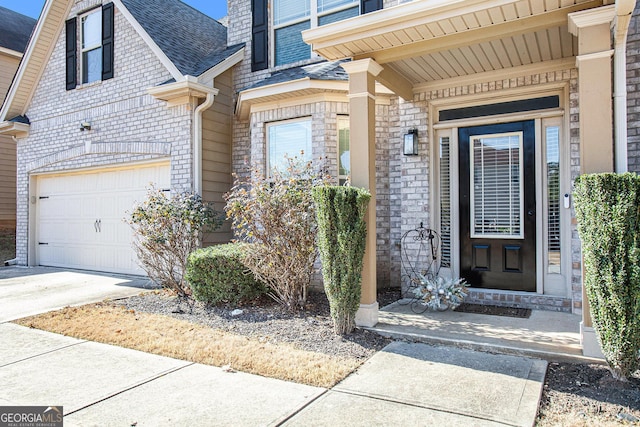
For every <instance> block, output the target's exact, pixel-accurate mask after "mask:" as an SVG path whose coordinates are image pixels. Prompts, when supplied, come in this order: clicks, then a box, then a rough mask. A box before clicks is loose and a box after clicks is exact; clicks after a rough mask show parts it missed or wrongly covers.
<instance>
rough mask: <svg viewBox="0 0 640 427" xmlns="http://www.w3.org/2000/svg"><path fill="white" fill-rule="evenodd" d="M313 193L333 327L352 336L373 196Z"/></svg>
mask: <svg viewBox="0 0 640 427" xmlns="http://www.w3.org/2000/svg"><path fill="white" fill-rule="evenodd" d="M312 192H313V193H312V194H313V200H314V202H315V203H316V215H317V220H318V248H319V250H320V259H321V261H322V278H323V282H324V289H325V292H326V294H327V297H328V299H329V306H330V308H331V318H332V319H333V327H334V330H335V332H336V333H337V334H348V333H350V332H351V331H352V330H353V328H355V315H356V312H357V311H358V308H359V306H360V295H361V281H362V259H363V257H364V249H365V244H366V237H367V225H366V223H365V221H364V218H365V214H366V211H367V206H368V203H369V199H370V198H371V195H370V194H369V192H368V191H366V190H363V189H361V188H356V187H339V186H329V185H327V186H322V187H315V188H314V189H313V190H312Z"/></svg>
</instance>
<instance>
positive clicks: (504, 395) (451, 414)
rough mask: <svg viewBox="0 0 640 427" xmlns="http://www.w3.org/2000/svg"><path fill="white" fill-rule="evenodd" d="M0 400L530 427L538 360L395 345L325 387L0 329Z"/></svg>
mask: <svg viewBox="0 0 640 427" xmlns="http://www.w3.org/2000/svg"><path fill="white" fill-rule="evenodd" d="M0 342H2V343H3V345H2V346H0V384H2V387H0V406H19V405H40V406H54V405H62V406H63V407H64V413H65V417H64V424H65V426H116V425H121V426H130V425H133V423H137V424H136V425H137V426H139V427H142V426H171V425H191V426H230V425H233V426H261V425H265V426H266V425H268V426H277V425H287V426H288V425H291V426H309V425H313V426H372V425H385V426H390V425H398V426H401V425H402V426H403V425H425V426H428V425H434V426H440V425H475V426H532V425H533V423H534V420H535V416H536V411H537V406H538V400H539V397H540V394H541V391H542V385H543V382H544V375H545V371H546V365H547V363H546V362H544V361H542V360H538V359H531V358H525V357H519V356H509V355H495V354H488V353H482V352H476V351H472V350H465V349H458V348H454V347H435V346H429V345H426V344H420V343H406V342H394V343H392V344H390V345H389V346H387V347H386V348H385V349H384V350H383V351H381V352H379V353H377V354H376V355H374V356H373V357H372V358H371V359H369V361H367V362H366V363H365V364H364V365H363V366H362V367H361V368H360V369H359V370H358V371H356V372H355V373H354V374H352V375H351V376H349V377H348V378H346V379H345V380H344V381H343V382H342V383H340V384H339V385H338V386H336V387H335V388H333V389H331V390H326V389H323V388H318V387H310V386H306V385H301V384H296V383H291V382H285V381H280V380H275V379H271V378H264V377H260V376H256V375H250V374H244V373H241V372H235V373H230V372H225V371H224V370H222V369H220V368H216V367H211V366H205V365H199V364H195V363H190V362H185V361H181V360H176V359H171V358H167V357H162V356H156V355H152V354H147V353H143V352H139V351H134V350H129V349H125V348H121V347H115V346H111V345H106V344H100V343H95V342H89V341H83V340H78V339H75V338H70V337H65V336H62V335H57V334H52V333H49V332H43V331H39V330H34V329H29V328H25V327H22V326H18V325H15V324H12V323H2V324H0Z"/></svg>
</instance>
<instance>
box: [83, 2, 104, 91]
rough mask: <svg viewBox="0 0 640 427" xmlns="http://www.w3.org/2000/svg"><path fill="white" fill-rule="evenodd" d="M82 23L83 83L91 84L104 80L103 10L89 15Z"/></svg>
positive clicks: (85, 16)
mask: <svg viewBox="0 0 640 427" xmlns="http://www.w3.org/2000/svg"><path fill="white" fill-rule="evenodd" d="M80 21H81V23H82V27H81V28H82V29H81V31H80V37H81V40H82V42H81V45H82V47H81V50H82V56H81V60H80V69H81V70H82V83H90V82H94V81H96V80H100V79H101V78H102V9H98V10H95V11H93V12H90V13H87V14H86V15H84V16H82V17H81V19H80Z"/></svg>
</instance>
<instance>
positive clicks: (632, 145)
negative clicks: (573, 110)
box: [627, 3, 640, 173]
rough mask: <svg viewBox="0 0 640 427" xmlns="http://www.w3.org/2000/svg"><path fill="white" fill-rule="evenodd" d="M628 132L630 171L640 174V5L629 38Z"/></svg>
mask: <svg viewBox="0 0 640 427" xmlns="http://www.w3.org/2000/svg"><path fill="white" fill-rule="evenodd" d="M627 132H628V135H627V141H628V147H627V150H628V151H627V158H628V167H629V171H631V172H635V173H640V3H637V4H636V8H635V10H634V11H633V16H632V17H631V23H630V24H629V34H628V37H627Z"/></svg>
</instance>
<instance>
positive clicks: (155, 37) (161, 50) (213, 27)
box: [0, 0, 244, 121]
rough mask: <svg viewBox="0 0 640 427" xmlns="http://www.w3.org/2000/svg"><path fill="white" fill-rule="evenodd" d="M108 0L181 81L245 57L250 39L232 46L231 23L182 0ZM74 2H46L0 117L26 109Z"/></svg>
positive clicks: (0, 118)
mask: <svg viewBox="0 0 640 427" xmlns="http://www.w3.org/2000/svg"><path fill="white" fill-rule="evenodd" d="M108 1H113V3H114V5H115V6H116V9H118V10H119V11H120V12H121V13H122V14H123V16H124V17H125V18H126V19H127V21H129V23H130V24H131V25H132V26H133V27H134V29H135V30H136V31H137V32H138V33H139V34H140V36H141V37H142V38H143V40H145V42H146V43H147V44H148V45H149V47H150V48H151V50H152V51H153V52H154V54H155V55H156V56H157V57H158V58H159V59H160V61H161V62H162V63H163V64H164V65H165V67H167V70H168V71H169V72H170V73H171V75H172V76H173V78H174V79H175V80H176V81H177V80H184V77H185V76H187V75H192V76H196V77H197V76H200V75H201V74H203V73H204V72H206V71H207V70H211V69H213V70H216V72H222V71H224V70H225V69H227V68H230V67H232V66H233V65H235V64H236V63H237V62H238V61H240V60H241V59H242V52H243V48H244V44H241V45H235V46H231V47H227V29H226V27H225V26H223V25H222V24H220V23H219V22H218V21H216V20H215V19H213V18H210V17H208V16H207V15H204V14H203V13H201V12H199V11H197V10H196V9H193V8H192V7H190V6H188V5H186V4H184V3H182V2H181V1H180V0H105V2H108ZM72 4H73V1H71V0H47V1H46V2H45V5H44V7H43V10H42V12H41V14H40V18H39V20H38V21H37V23H36V26H35V29H34V30H33V36H32V37H31V39H29V43H28V44H27V46H26V50H25V54H24V57H23V60H22V61H21V63H20V66H19V68H18V72H17V73H16V77H15V79H14V81H13V83H12V85H11V87H10V88H9V92H8V94H7V97H6V99H5V102H4V104H3V105H2V107H1V109H0V121H2V120H8V119H12V118H13V117H15V116H20V115H24V114H25V112H26V110H27V108H28V106H29V104H30V102H31V98H32V97H33V91H34V90H35V87H36V86H37V84H38V81H39V79H40V78H41V76H42V72H43V70H44V68H45V66H46V64H47V62H48V61H49V59H50V56H51V52H52V50H53V48H54V46H55V43H56V41H57V40H58V38H59V37H60V35H61V34H62V32H63V29H64V23H65V20H66V19H67V18H68V15H69V12H70V10H71V6H72ZM0 9H1V8H0ZM52 35H54V36H52ZM117 37H118V36H117V35H116V49H118V47H117V43H118V42H117ZM216 66H217V67H216Z"/></svg>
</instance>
